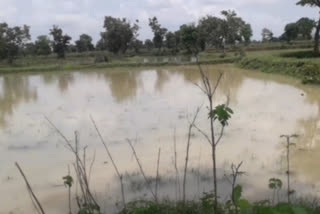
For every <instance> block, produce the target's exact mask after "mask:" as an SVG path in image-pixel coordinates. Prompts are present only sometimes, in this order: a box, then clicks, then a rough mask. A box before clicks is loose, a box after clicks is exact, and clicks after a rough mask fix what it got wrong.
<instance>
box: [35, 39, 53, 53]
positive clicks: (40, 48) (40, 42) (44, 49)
mask: <svg viewBox="0 0 320 214" xmlns="http://www.w3.org/2000/svg"><path fill="white" fill-rule="evenodd" d="M50 44H51V41H50V39H49V38H48V36H46V35H41V36H38V38H37V40H36V41H35V51H36V54H37V55H46V56H48V55H49V54H51V52H52V51H51V46H50Z"/></svg>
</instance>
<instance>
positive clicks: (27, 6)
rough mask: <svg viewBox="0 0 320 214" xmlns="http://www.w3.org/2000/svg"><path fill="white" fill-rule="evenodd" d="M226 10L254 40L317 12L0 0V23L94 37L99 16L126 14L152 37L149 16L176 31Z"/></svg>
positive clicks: (280, 5)
mask: <svg viewBox="0 0 320 214" xmlns="http://www.w3.org/2000/svg"><path fill="white" fill-rule="evenodd" d="M225 9H234V10H236V12H237V13H238V14H239V15H240V16H242V17H243V18H244V19H245V20H246V21H248V22H249V23H251V24H252V26H253V30H254V37H255V38H256V39H259V38H260V32H261V29H262V28H263V27H269V28H271V29H272V30H273V31H274V32H275V34H280V33H281V32H282V30H283V27H284V25H285V23H286V22H291V21H295V19H297V18H298V17H302V16H309V17H311V18H312V17H313V18H317V16H318V14H317V10H316V9H304V8H301V7H297V6H296V5H295V3H294V2H292V0H281V1H279V0H161V1H160V0H110V1H106V0H29V1H26V0H0V21H6V22H8V23H9V24H12V25H22V24H28V25H30V26H31V33H32V34H33V38H35V37H36V36H37V35H39V34H48V32H49V28H50V27H51V26H52V25H53V24H57V25H60V26H61V27H63V30H64V31H65V32H66V33H68V34H70V35H71V36H72V37H73V38H74V40H75V39H76V38H77V37H78V35H79V34H81V33H88V34H90V35H92V36H93V37H94V39H95V40H97V39H98V38H99V32H100V31H102V25H103V18H104V16H106V15H111V16H115V17H128V18H129V19H130V20H131V21H134V20H135V19H139V20H140V25H141V30H140V35H141V38H142V39H146V38H147V37H151V36H152V33H151V31H150V29H149V26H148V19H149V18H151V17H153V16H157V17H158V19H159V21H160V23H161V24H162V25H163V26H164V27H167V28H168V29H169V30H177V28H178V27H179V26H180V25H181V24H184V23H190V22H197V21H198V19H199V18H201V17H203V16H205V15H207V14H214V15H219V14H220V11H221V10H225Z"/></svg>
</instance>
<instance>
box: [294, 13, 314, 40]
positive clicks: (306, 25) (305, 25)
mask: <svg viewBox="0 0 320 214" xmlns="http://www.w3.org/2000/svg"><path fill="white" fill-rule="evenodd" d="M296 24H297V26H298V31H299V34H300V35H301V37H302V39H306V40H310V39H311V38H312V36H311V33H312V30H313V28H314V27H315V25H316V23H315V21H314V20H312V19H309V18H306V17H304V18H301V19H299V20H298V21H297V22H296Z"/></svg>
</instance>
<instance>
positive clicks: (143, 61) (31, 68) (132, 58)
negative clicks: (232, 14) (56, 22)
mask: <svg viewBox="0 0 320 214" xmlns="http://www.w3.org/2000/svg"><path fill="white" fill-rule="evenodd" d="M311 47H312V43H310V42H295V43H292V44H287V43H270V44H268V43H267V44H261V43H257V44H255V43H253V44H251V45H249V46H248V47H245V49H246V51H247V53H248V55H249V56H255V55H261V53H262V54H264V53H266V52H268V53H273V52H274V51H272V50H288V49H299V48H311ZM276 52H277V51H276ZM159 55H160V56H159ZM97 56H107V57H108V59H109V62H102V63H97V62H96V58H97ZM199 58H200V63H202V64H225V63H235V62H238V61H239V60H240V53H239V50H237V51H234V49H233V48H228V47H227V52H226V55H225V56H222V53H221V51H216V50H208V51H206V52H203V53H200V55H199ZM190 59H191V56H190V55H185V54H178V55H177V56H176V55H172V54H170V52H168V51H166V50H164V51H163V52H162V53H161V54H159V53H157V52H155V51H151V52H150V51H149V52H148V51H146V50H142V51H141V53H140V54H139V55H135V54H133V53H128V54H127V55H126V56H115V55H112V54H110V53H107V52H87V53H69V54H67V58H66V59H64V60H59V59H57V58H56V56H55V55H50V56H46V57H45V56H26V57H20V58H18V59H17V60H16V61H15V62H14V64H13V65H8V64H7V63H6V61H2V62H0V73H11V72H42V71H62V70H64V71H69V70H88V69H99V68H114V67H140V66H165V65H173V66H175V65H192V64H195V62H194V61H191V60H190ZM250 59H251V58H250ZM243 65H244V64H243ZM249 68H251V66H249ZM254 68H255V67H254Z"/></svg>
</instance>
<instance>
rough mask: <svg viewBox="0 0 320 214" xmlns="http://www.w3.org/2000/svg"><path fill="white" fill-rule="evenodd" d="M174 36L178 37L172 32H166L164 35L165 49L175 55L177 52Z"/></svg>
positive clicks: (176, 41)
mask: <svg viewBox="0 0 320 214" xmlns="http://www.w3.org/2000/svg"><path fill="white" fill-rule="evenodd" d="M176 36H180V35H176V34H175V33H172V32H168V33H167V34H166V47H167V48H168V49H169V50H171V52H172V53H176V52H177V51H178V41H179V40H178V39H177V38H176Z"/></svg>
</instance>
